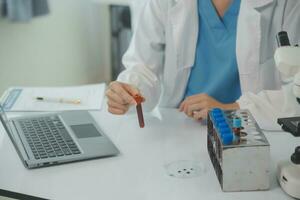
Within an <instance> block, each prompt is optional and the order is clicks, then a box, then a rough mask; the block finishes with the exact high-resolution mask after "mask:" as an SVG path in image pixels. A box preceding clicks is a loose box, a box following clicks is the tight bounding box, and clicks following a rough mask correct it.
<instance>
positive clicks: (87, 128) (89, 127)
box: [70, 124, 101, 139]
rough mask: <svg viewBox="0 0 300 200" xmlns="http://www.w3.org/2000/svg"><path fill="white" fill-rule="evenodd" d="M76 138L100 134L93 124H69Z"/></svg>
mask: <svg viewBox="0 0 300 200" xmlns="http://www.w3.org/2000/svg"><path fill="white" fill-rule="evenodd" d="M70 127H71V129H72V130H73V132H74V133H75V135H76V137H77V138H79V139H80V138H90V137H99V136H101V134H100V132H99V131H98V130H97V129H96V127H95V126H94V125H93V124H80V125H72V126H70Z"/></svg>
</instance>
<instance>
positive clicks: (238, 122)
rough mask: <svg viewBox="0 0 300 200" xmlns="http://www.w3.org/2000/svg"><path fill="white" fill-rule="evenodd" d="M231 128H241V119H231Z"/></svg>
mask: <svg viewBox="0 0 300 200" xmlns="http://www.w3.org/2000/svg"><path fill="white" fill-rule="evenodd" d="M232 126H233V128H241V127H242V119H241V118H239V117H238V118H233V121H232Z"/></svg>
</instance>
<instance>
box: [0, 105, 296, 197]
mask: <svg viewBox="0 0 300 200" xmlns="http://www.w3.org/2000/svg"><path fill="white" fill-rule="evenodd" d="M93 116H94V117H95V118H96V120H97V121H98V122H99V124H100V125H101V126H102V128H103V130H104V131H105V132H106V133H107V134H108V135H109V137H110V138H111V139H112V141H113V142H114V143H115V144H116V145H117V147H118V148H119V149H120V151H121V152H122V153H121V155H119V156H118V157H113V158H106V159H97V160H91V161H85V162H78V163H72V164H65V165H60V166H54V167H48V168H41V169H35V170H28V169H26V168H25V167H24V166H23V164H22V163H21V161H20V159H19V157H18V155H17V153H16V151H15V149H14V147H13V145H12V143H11V141H10V139H9V138H8V136H7V135H6V133H5V132H4V130H3V127H2V126H1V127H0V160H1V161H0V188H1V189H5V190H10V191H15V192H20V193H25V194H30V195H34V196H40V197H44V198H50V199H62V200H65V199H72V200H75V199H103V200H122V199H126V200H127V199H128V200H199V199H205V200H223V199H225V200H227V199H228V200H233V199H239V200H253V199H255V200H266V199H272V200H287V199H292V198H290V197H288V196H287V195H286V194H285V193H284V192H283V191H282V190H281V189H280V187H279V186H278V184H277V182H276V178H275V167H276V163H277V162H278V161H279V160H281V159H287V158H289V156H290V154H291V153H292V152H293V150H294V148H295V147H296V146H297V145H299V144H300V139H299V138H297V139H296V138H294V137H292V136H291V135H290V134H287V133H268V134H266V135H267V138H268V140H269V142H270V144H271V157H272V164H271V165H272V177H271V182H272V184H271V189H270V190H269V191H264V192H262V191H261V192H235V193H224V192H222V190H221V189H220V186H219V182H218V181H217V177H216V175H215V172H214V170H213V167H212V165H211V162H210V160H209V156H208V153H207V150H206V127H204V126H202V125H200V124H199V123H198V122H196V121H193V120H190V119H188V118H186V117H185V116H184V115H183V114H182V113H179V112H178V111H177V110H175V109H162V110H161V117H155V116H153V115H152V116H151V115H147V116H145V122H146V127H145V128H144V129H140V128H139V127H138V124H137V119H136V116H135V115H131V116H124V117H116V116H112V115H110V114H108V113H106V112H105V111H102V112H94V113H93ZM178 160H195V161H200V162H202V163H204V165H205V167H206V172H205V173H204V174H203V175H201V176H199V177H196V178H191V179H178V178H172V177H170V176H168V175H167V174H166V172H165V168H164V165H166V164H168V163H169V162H172V161H178Z"/></svg>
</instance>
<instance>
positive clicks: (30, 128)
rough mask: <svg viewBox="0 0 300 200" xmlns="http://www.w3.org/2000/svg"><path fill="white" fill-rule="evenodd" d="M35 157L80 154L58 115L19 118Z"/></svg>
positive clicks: (43, 157)
mask: <svg viewBox="0 0 300 200" xmlns="http://www.w3.org/2000/svg"><path fill="white" fill-rule="evenodd" d="M18 123H19V124H20V126H21V129H22V130H23V132H24V135H25V138H26V140H27V142H28V144H29V146H30V148H31V151H32V153H33V155H34V157H35V159H45V158H53V157H61V156H65V155H66V156H69V155H73V154H80V153H81V152H80V150H79V149H78V147H77V145H76V144H75V142H74V140H73V139H72V138H71V136H70V135H69V133H68V131H67V129H66V128H65V126H64V124H63V123H62V122H61V120H60V119H59V117H58V116H46V117H39V118H30V119H21V120H18Z"/></svg>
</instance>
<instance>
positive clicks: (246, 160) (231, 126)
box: [207, 108, 270, 192]
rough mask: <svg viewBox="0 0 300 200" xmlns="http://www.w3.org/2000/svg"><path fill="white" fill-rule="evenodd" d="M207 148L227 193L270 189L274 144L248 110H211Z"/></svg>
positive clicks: (222, 186) (208, 121)
mask: <svg viewBox="0 0 300 200" xmlns="http://www.w3.org/2000/svg"><path fill="white" fill-rule="evenodd" d="M207 128H208V134H207V149H208V153H209V156H210V159H211V162H212V164H213V167H214V169H215V172H216V175H217V178H218V180H219V183H220V185H221V188H222V190H223V191H225V192H233V191H252V190H267V189H269V187H270V180H269V179H270V145H269V142H268V141H267V139H266V137H265V135H264V134H263V133H262V131H261V129H260V128H259V126H258V124H257V123H256V121H255V119H254V118H253V116H252V115H251V113H250V112H249V111H248V110H231V111H223V110H221V109H219V108H215V109H212V110H210V111H209V113H208V120H207Z"/></svg>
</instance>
